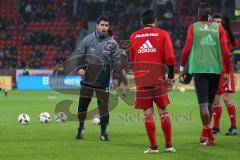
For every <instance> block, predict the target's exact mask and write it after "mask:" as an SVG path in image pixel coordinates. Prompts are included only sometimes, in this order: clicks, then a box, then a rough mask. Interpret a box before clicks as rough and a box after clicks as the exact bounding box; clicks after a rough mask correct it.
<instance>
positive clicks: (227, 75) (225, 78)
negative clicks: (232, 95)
mask: <svg viewBox="0 0 240 160" xmlns="http://www.w3.org/2000/svg"><path fill="white" fill-rule="evenodd" d="M229 77H230V76H229V74H228V73H225V74H224V75H223V84H224V86H228V84H229V81H230V78H229Z"/></svg>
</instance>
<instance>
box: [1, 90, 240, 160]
mask: <svg viewBox="0 0 240 160" xmlns="http://www.w3.org/2000/svg"><path fill="white" fill-rule="evenodd" d="M170 97H171V100H172V103H171V105H169V112H170V114H171V118H172V127H173V143H174V146H175V148H176V150H177V152H176V153H172V154H171V153H164V138H163V135H162V130H161V126H160V123H159V118H158V117H157V118H156V119H157V120H156V122H157V124H156V127H157V141H158V146H159V150H160V153H159V154H155V155H145V154H143V151H144V150H145V149H147V147H148V145H149V142H148V139H147V136H146V133H145V129H144V123H143V121H142V117H143V114H142V112H141V111H138V110H135V109H133V108H132V107H131V106H128V105H126V103H124V102H123V101H122V100H120V101H119V104H118V107H117V108H116V109H115V110H113V111H112V112H111V120H110V121H111V122H110V125H109V130H108V132H109V135H110V138H111V140H112V141H111V142H100V141H99V140H98V138H99V133H100V128H99V126H96V125H94V124H93V123H92V121H88V122H87V123H86V126H85V128H86V130H85V135H84V139H83V140H81V141H77V140H75V134H76V129H77V127H78V123H77V122H67V123H64V124H59V123H56V122H55V121H54V116H53V115H54V107H55V105H56V104H57V103H58V102H60V101H61V100H63V99H72V100H73V101H74V103H73V105H72V108H71V110H72V111H73V112H76V110H77V100H78V97H77V96H71V95H62V94H60V93H56V92H53V91H16V90H15V91H10V93H9V96H8V97H4V96H3V95H0V113H1V116H0V159H1V160H11V159H17V160H25V159H34V160H38V159H39V160H42V159H51V160H55V159H56V160H66V159H80V160H85V159H87V160H89V159H97V160H98V159H104V160H108V159H109V160H112V159H121V160H122V159H125V160H127V159H131V160H133V159H137V160H139V159H144V160H146V159H151V160H153V159H160V160H161V159H164V160H169V159H184V160H188V159H189V160H199V159H205V160H208V159H209V160H213V159H218V160H221V159H224V160H226V159H231V160H234V159H236V160H237V159H239V158H240V152H239V150H240V143H239V142H240V136H231V137H227V136H225V135H224V133H225V132H226V131H227V129H228V127H229V123H230V122H229V119H228V116H227V111H226V108H225V107H223V114H222V118H221V124H220V125H221V134H219V135H217V136H216V143H217V145H216V146H215V147H203V146H200V145H199V135H200V130H201V123H200V117H199V108H198V106H197V102H196V98H195V93H194V92H192V91H187V92H184V93H182V92H178V91H173V92H171V93H170ZM232 99H233V101H234V103H235V105H236V106H237V107H240V93H236V94H233V95H232ZM94 106H96V101H93V102H92V103H91V104H90V108H93V107H94ZM23 112H25V113H27V114H29V116H30V118H31V123H30V124H29V125H27V126H22V125H20V124H18V122H17V117H18V115H19V114H20V113H23ZM41 112H49V113H50V114H51V116H52V119H53V120H52V122H51V123H49V124H40V123H39V120H38V116H39V114H40V113H41ZM239 115H240V112H239V109H238V108H237V117H238V119H237V120H238V128H240V127H239V124H240V122H239V119H240V118H239Z"/></svg>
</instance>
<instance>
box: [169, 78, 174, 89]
mask: <svg viewBox="0 0 240 160" xmlns="http://www.w3.org/2000/svg"><path fill="white" fill-rule="evenodd" d="M174 84H175V79H174V78H173V79H169V78H168V79H167V87H168V90H171V89H172V88H173V86H174Z"/></svg>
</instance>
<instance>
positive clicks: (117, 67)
mask: <svg viewBox="0 0 240 160" xmlns="http://www.w3.org/2000/svg"><path fill="white" fill-rule="evenodd" d="M113 45H114V47H113V50H112V62H111V63H112V64H111V65H112V70H113V83H112V87H113V88H114V89H115V88H117V87H118V80H119V77H120V74H121V59H120V56H121V55H120V54H121V53H120V52H119V46H118V44H117V43H113Z"/></svg>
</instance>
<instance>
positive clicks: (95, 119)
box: [93, 115, 100, 125]
mask: <svg viewBox="0 0 240 160" xmlns="http://www.w3.org/2000/svg"><path fill="white" fill-rule="evenodd" d="M93 123H94V124H96V125H99V124H100V116H99V115H95V116H94V118H93Z"/></svg>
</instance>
